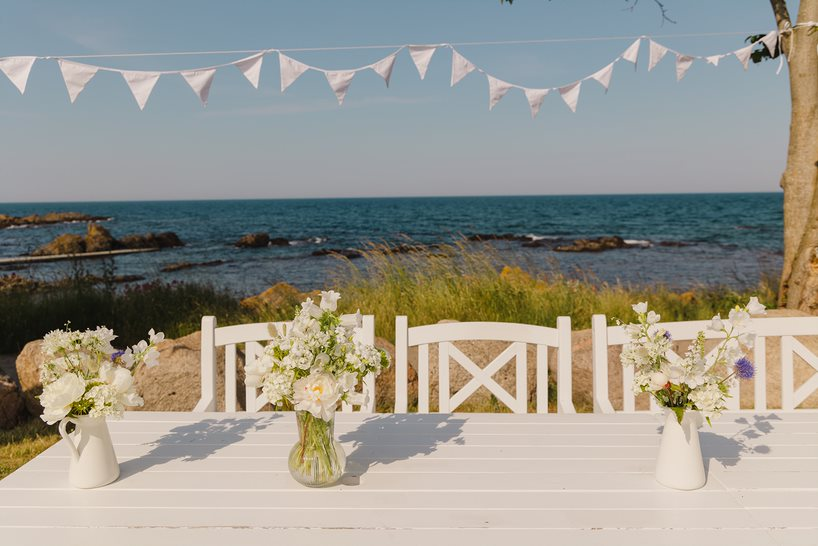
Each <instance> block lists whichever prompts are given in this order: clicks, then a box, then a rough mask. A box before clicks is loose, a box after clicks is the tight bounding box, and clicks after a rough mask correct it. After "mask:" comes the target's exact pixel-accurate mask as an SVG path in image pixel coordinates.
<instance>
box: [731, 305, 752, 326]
mask: <svg viewBox="0 0 818 546" xmlns="http://www.w3.org/2000/svg"><path fill="white" fill-rule="evenodd" d="M729 318H730V324H732V325H733V326H734V327H735V328H737V329H739V330H741V329H744V328H747V327H748V326H750V313H748V312H747V311H745V310H744V309H741V308H736V309H730V315H729Z"/></svg>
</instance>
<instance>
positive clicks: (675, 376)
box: [662, 362, 685, 386]
mask: <svg viewBox="0 0 818 546" xmlns="http://www.w3.org/2000/svg"><path fill="white" fill-rule="evenodd" d="M662 373H663V374H664V375H665V376H666V377H667V381H665V384H666V383H667V382H668V381H670V382H671V383H674V384H676V385H679V384H680V383H682V381H683V380H684V377H685V370H684V368H683V367H682V366H680V365H678V364H671V363H670V362H665V363H664V364H663V365H662ZM663 386H664V385H663Z"/></svg>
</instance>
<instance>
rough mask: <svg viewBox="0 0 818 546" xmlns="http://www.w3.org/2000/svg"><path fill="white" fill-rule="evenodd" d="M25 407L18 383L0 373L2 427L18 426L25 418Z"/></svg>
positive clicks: (0, 416) (0, 419)
mask: <svg viewBox="0 0 818 546" xmlns="http://www.w3.org/2000/svg"><path fill="white" fill-rule="evenodd" d="M25 407H26V406H25V404H24V403H23V397H22V395H21V394H20V389H19V388H18V387H17V384H16V383H15V382H14V381H12V380H11V378H10V377H7V376H5V375H0V429H10V428H14V427H16V426H17V425H18V424H19V423H20V421H21V420H22V419H23V416H24V414H25Z"/></svg>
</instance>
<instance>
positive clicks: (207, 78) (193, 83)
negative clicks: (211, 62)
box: [179, 68, 216, 106]
mask: <svg viewBox="0 0 818 546" xmlns="http://www.w3.org/2000/svg"><path fill="white" fill-rule="evenodd" d="M179 74H180V75H181V76H182V77H183V78H184V79H185V81H186V82H187V83H188V85H189V86H190V88H191V89H193V92H194V93H196V96H197V97H199V100H200V101H202V106H207V98H208V97H209V96H210V86H211V85H213V77H214V76H215V75H216V69H215V68H205V69H202V70H187V71H185V72H180V73H179Z"/></svg>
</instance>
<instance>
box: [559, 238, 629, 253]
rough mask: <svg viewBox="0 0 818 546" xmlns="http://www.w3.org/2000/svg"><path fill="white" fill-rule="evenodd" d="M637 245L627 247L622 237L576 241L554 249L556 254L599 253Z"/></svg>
mask: <svg viewBox="0 0 818 546" xmlns="http://www.w3.org/2000/svg"><path fill="white" fill-rule="evenodd" d="M633 246H638V245H629V244H628V243H626V242H625V240H624V239H623V238H622V237H618V236H616V235H614V236H613V237H597V238H596V239H577V240H575V241H574V242H573V243H571V244H569V245H559V246H556V247H554V250H556V251H557V252H601V251H603V250H613V249H617V248H631V247H633Z"/></svg>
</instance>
